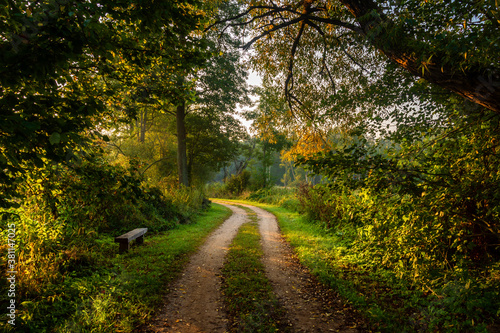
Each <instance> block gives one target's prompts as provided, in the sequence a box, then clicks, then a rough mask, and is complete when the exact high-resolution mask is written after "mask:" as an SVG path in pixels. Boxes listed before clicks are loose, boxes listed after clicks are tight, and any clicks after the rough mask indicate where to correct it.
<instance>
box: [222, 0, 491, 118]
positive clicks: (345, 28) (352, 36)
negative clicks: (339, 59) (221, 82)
mask: <svg viewBox="0 0 500 333" xmlns="http://www.w3.org/2000/svg"><path fill="white" fill-rule="evenodd" d="M246 3H247V4H248V6H247V9H246V11H244V12H242V13H241V14H239V15H237V16H234V17H232V18H227V19H226V20H225V22H228V21H231V20H234V19H241V18H242V17H245V16H247V15H248V16H250V18H248V19H247V20H246V21H245V22H243V23H241V22H235V23H232V25H238V26H241V25H248V26H251V27H253V28H254V37H253V38H252V39H251V40H250V41H249V42H248V43H247V44H246V45H245V48H248V47H250V46H251V45H253V44H256V45H257V50H259V47H260V45H264V44H267V42H268V41H269V40H272V39H274V38H275V37H282V38H284V39H285V40H286V41H287V42H288V49H287V51H285V49H284V48H283V47H278V48H276V51H277V52H275V53H274V54H275V55H276V53H279V52H282V53H283V54H281V55H279V54H278V55H277V57H278V58H279V57H280V56H281V57H286V58H287V61H286V65H285V62H283V63H282V64H281V71H282V72H283V73H285V74H284V77H283V78H282V80H283V81H284V86H285V95H286V96H287V99H288V100H289V104H290V106H292V102H293V103H297V104H301V102H300V100H299V99H298V98H297V97H296V96H295V94H294V91H293V90H294V89H295V90H299V89H298V88H300V87H297V81H298V80H296V79H295V76H296V75H297V71H295V66H296V63H297V62H300V61H301V60H302V59H300V58H299V57H298V56H299V55H300V49H301V48H308V47H310V46H311V45H312V44H314V43H316V44H317V45H321V46H322V48H323V51H322V52H321V50H318V52H319V54H318V55H319V57H318V55H316V58H319V62H318V63H319V65H320V67H319V68H322V72H323V73H322V74H323V76H326V79H327V80H329V81H331V83H332V85H335V80H333V77H332V76H331V73H330V68H329V66H328V61H327V60H328V54H329V53H335V52H337V51H339V50H340V51H341V52H342V53H344V54H345V57H347V58H350V60H351V64H352V65H353V67H356V68H355V69H357V70H359V69H364V66H363V61H360V58H358V57H357V56H358V55H361V56H368V57H370V56H371V55H372V54H373V50H377V51H379V52H380V53H382V54H384V55H385V56H386V58H387V59H389V60H390V61H392V63H394V64H396V65H397V66H399V67H400V68H403V69H404V70H406V71H407V72H408V73H411V75H413V76H416V77H420V78H423V79H425V80H426V81H428V82H431V83H433V84H436V85H438V86H440V87H442V88H445V89H447V90H450V91H452V92H454V93H456V94H458V95H460V96H462V97H464V98H466V99H468V100H470V101H472V102H473V103H475V104H477V105H480V106H484V107H486V108H488V109H490V110H492V111H494V112H497V113H498V112H500V84H499V80H500V62H499V59H500V57H499V42H500V37H499V36H500V33H499V32H500V31H499V30H500V24H499V19H500V17H499V15H498V5H497V3H496V2H494V1H473V0H469V1H465V2H464V1H460V2H458V1H450V2H443V1H425V2H421V1H417V0H412V1H405V2H401V1H392V0H389V1H376V0H339V1H331V0H323V1H315V0H312V1H311V0H309V1H307V0H306V1H301V2H298V3H296V2H291V1H290V2H289V1H284V2H280V3H278V4H276V3H275V2H272V1H248V2H246ZM311 36H313V38H312V41H311V39H310V38H311ZM274 42H275V43H276V44H277V45H280V44H283V43H280V42H279V41H276V40H274ZM301 44H302V45H301ZM268 46H269V45H267V47H268ZM337 53H340V52H337ZM351 53H352V54H351ZM259 56H260V57H266V55H263V54H262V53H260V54H259ZM313 57H314V55H313ZM374 58H377V56H375V57H374ZM361 60H362V59H361ZM342 65H343V63H342ZM268 66H269V67H271V68H272V67H273V65H272V64H270V65H268ZM387 68H391V67H386V70H387ZM392 70H393V69H392ZM318 76H319V75H318ZM318 76H315V77H314V79H316V78H318Z"/></svg>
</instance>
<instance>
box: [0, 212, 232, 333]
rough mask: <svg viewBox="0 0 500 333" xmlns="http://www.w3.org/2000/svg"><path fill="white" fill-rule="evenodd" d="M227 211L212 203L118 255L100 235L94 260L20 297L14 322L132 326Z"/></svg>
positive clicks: (87, 328) (52, 326) (32, 326)
mask: <svg viewBox="0 0 500 333" xmlns="http://www.w3.org/2000/svg"><path fill="white" fill-rule="evenodd" d="M230 215H231V211H230V210H229V209H227V208H225V207H223V206H221V205H217V204H213V205H212V206H211V208H210V210H209V211H207V212H205V213H203V214H201V215H200V216H198V217H197V218H196V220H195V221H194V223H191V224H186V225H179V226H178V227H177V228H176V229H173V230H170V231H168V232H166V233H163V234H158V235H153V236H150V237H147V236H146V238H145V241H144V246H137V247H133V248H132V249H131V250H130V251H129V252H128V253H126V254H123V255H118V254H117V244H116V243H114V242H113V238H112V237H103V238H100V239H99V243H100V249H99V253H93V254H92V255H93V256H95V257H96V258H97V259H96V261H94V262H97V263H98V265H95V266H92V267H87V268H86V269H84V268H85V267H80V268H79V269H78V270H76V272H79V273H78V274H68V275H67V276H66V278H65V280H64V282H63V285H62V286H59V287H58V290H62V292H60V293H58V294H55V295H53V296H52V297H44V298H42V299H36V300H31V301H24V302H23V304H22V312H20V313H19V314H18V316H19V317H18V321H17V322H16V326H17V327H16V328H21V329H24V330H25V331H32V332H35V331H36V332H132V331H133V330H134V329H135V328H137V327H138V326H140V325H142V324H144V323H145V322H146V321H147V320H148V319H149V318H151V316H152V315H153V313H154V312H155V310H156V309H157V308H158V307H159V305H160V304H161V301H162V295H164V294H165V291H166V290H165V286H167V285H168V284H169V283H170V282H171V281H172V280H174V279H175V278H176V277H177V276H178V274H179V273H180V272H181V270H182V268H183V266H184V264H185V263H186V262H187V260H188V259H189V257H190V255H191V254H192V253H194V251H195V250H196V249H197V248H198V247H199V245H201V244H202V243H203V241H204V239H205V238H206V236H207V235H208V234H209V233H210V232H211V231H212V230H214V229H215V228H216V227H217V226H219V225H220V224H221V223H222V222H223V221H224V220H225V219H226V218H227V217H229V216H230ZM93 251H96V249H94V250H93ZM82 272H86V273H85V274H83V273H82ZM20 326H21V327H20ZM0 328H2V327H0Z"/></svg>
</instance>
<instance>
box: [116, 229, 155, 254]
mask: <svg viewBox="0 0 500 333" xmlns="http://www.w3.org/2000/svg"><path fill="white" fill-rule="evenodd" d="M147 231H148V228H137V229H134V230H132V231H129V232H127V233H126V234H123V235H121V236H118V237H115V243H120V253H123V252H126V251H128V249H129V248H130V242H131V241H133V240H134V239H137V240H136V243H137V244H142V243H144V234H145V233H146V232H147Z"/></svg>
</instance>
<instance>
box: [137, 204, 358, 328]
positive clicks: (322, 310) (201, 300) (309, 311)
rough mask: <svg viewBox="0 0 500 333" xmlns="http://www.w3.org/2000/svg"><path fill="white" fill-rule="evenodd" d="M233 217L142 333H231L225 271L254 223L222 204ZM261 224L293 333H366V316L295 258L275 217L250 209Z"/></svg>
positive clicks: (269, 267)
mask: <svg viewBox="0 0 500 333" xmlns="http://www.w3.org/2000/svg"><path fill="white" fill-rule="evenodd" d="M217 203H219V204H222V205H224V206H226V207H228V208H230V209H231V210H232V211H233V215H232V216H231V217H230V218H229V219H227V220H226V221H225V222H224V223H223V224H222V225H221V226H220V227H219V228H218V229H217V230H216V231H215V232H214V233H213V234H212V235H211V236H210V237H209V238H208V239H207V241H206V242H205V244H204V245H203V246H202V247H201V248H200V249H199V251H198V252H197V253H196V254H195V255H193V256H192V257H191V260H190V262H189V263H188V265H187V266H186V268H185V270H184V272H183V274H182V276H181V277H180V279H179V280H178V281H177V282H176V283H175V284H174V285H173V286H172V287H171V291H170V292H169V293H168V294H167V296H166V299H165V306H164V307H163V308H162V309H161V310H160V311H159V312H158V313H157V315H156V317H155V318H154V320H152V321H151V322H150V323H149V324H148V325H147V327H145V328H144V329H143V330H142V332H169V333H177V332H180V333H191V332H207V333H216V332H227V331H228V330H227V323H228V320H227V318H226V316H225V314H224V312H223V306H222V300H221V293H220V286H221V278H220V271H221V268H222V266H223V264H224V258H225V255H226V253H227V251H228V248H229V246H230V244H231V241H232V239H233V238H234V236H236V233H237V232H238V229H239V227H240V226H241V225H242V224H243V223H245V222H248V218H247V215H246V212H245V210H243V209H241V208H239V207H235V206H234V204H227V203H224V202H217ZM239 205H240V204H239ZM241 206H245V207H248V208H250V209H252V210H253V211H254V212H255V213H256V214H257V216H258V218H259V231H260V234H261V237H262V249H263V252H264V256H263V263H264V265H265V270H266V275H267V277H268V279H269V280H270V281H271V284H272V286H273V290H274V292H275V294H276V296H277V297H278V299H279V302H280V303H281V305H282V306H283V307H284V308H285V309H286V311H287V319H286V320H287V322H288V325H289V326H290V328H291V331H292V332H344V333H354V332H365V331H366V330H365V329H364V327H365V324H364V323H363V320H362V319H360V316H359V315H358V314H357V313H356V312H355V311H354V310H353V309H352V308H350V307H349V306H348V305H346V304H345V303H343V302H342V301H341V300H340V298H339V297H338V296H337V295H336V294H335V293H334V292H333V291H331V290H330V289H328V288H326V287H324V286H323V285H321V284H320V283H318V282H317V281H316V280H315V278H314V277H312V276H311V274H310V273H309V272H308V270H307V269H305V268H304V267H303V266H302V265H301V264H300V263H299V261H298V259H297V258H296V256H295V255H294V254H293V251H292V249H291V248H290V246H289V245H288V243H287V242H286V241H285V240H284V239H283V237H282V236H281V233H280V230H279V227H278V223H277V221H276V218H275V217H274V215H272V214H271V213H269V212H267V211H265V210H263V209H260V208H257V207H254V206H250V205H242V204H241Z"/></svg>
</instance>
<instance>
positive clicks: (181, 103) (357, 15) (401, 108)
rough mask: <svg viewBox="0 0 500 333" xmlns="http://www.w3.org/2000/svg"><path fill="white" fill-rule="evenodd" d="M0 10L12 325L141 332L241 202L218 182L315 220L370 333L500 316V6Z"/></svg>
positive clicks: (55, 2) (155, 4)
mask: <svg viewBox="0 0 500 333" xmlns="http://www.w3.org/2000/svg"><path fill="white" fill-rule="evenodd" d="M0 17H1V23H0V27H1V29H0V36H1V38H0V216H1V219H0V220H1V224H0V235H1V237H0V249H1V251H0V252H1V253H2V255H1V256H0V264H1V271H2V275H3V276H6V278H4V279H3V282H2V284H1V285H0V300H1V304H2V311H1V312H0V318H1V323H0V328H1V329H3V330H5V331H6V332H10V331H12V332H14V331H15V330H16V329H19V328H20V327H21V331H26V332H52V331H53V332H75V331H80V330H81V331H84V332H87V331H89V332H91V331H93V332H96V331H98V332H115V331H120V332H131V331H133V330H134V329H136V328H137V327H138V326H139V325H141V324H144V322H145V321H146V320H147V319H148V318H150V316H151V314H152V313H153V312H154V309H155V307H158V306H159V304H160V303H161V297H159V296H158V295H159V294H160V292H159V291H161V290H162V286H163V285H165V284H167V283H169V282H170V281H171V280H172V279H173V278H174V274H175V273H176V272H178V271H179V270H180V269H181V266H182V264H183V263H185V261H186V260H187V258H188V255H189V253H192V251H194V249H195V248H196V246H198V245H199V244H200V242H201V240H202V239H203V235H202V234H203V233H208V232H209V231H210V230H212V229H213V227H214V225H215V224H214V223H216V222H213V221H218V220H221V219H222V220H223V218H224V217H225V216H226V215H227V212H225V211H223V210H221V208H220V207H214V205H212V206H210V201H209V200H207V199H208V198H215V197H218V198H233V199H234V198H239V199H245V200H253V201H255V202H261V203H269V204H272V205H274V206H280V207H281V208H280V209H286V210H287V211H289V212H293V213H297V214H299V215H300V216H301V219H302V220H303V221H305V222H304V223H305V224H306V225H309V226H310V227H311V228H317V229H315V230H319V231H318V233H319V234H318V236H317V237H325V239H327V241H325V244H324V247H325V249H326V250H325V251H330V252H328V253H330V254H329V255H331V256H332V257H331V258H334V259H335V262H336V263H335V264H332V265H333V266H332V267H330V266H329V268H326V266H325V267H323V268H321V269H320V268H318V270H319V273H318V276H320V278H323V279H324V280H325V281H333V280H332V279H333V276H335V279H334V282H331V283H330V285H331V287H332V288H337V289H339V290H340V293H341V295H342V296H343V297H346V298H347V299H349V300H350V302H351V303H352V304H354V306H356V307H358V308H359V309H360V311H361V312H363V313H364V316H366V317H367V318H368V319H369V321H370V322H371V325H372V327H373V328H372V329H373V330H374V331H397V329H402V330H403V331H408V332H412V331H428V332H436V331H449V332H463V331H477V332H496V331H499V330H500V4H499V2H498V1H496V0H467V1H442V0H426V1H423V0H405V1H400V0H303V1H288V0H284V1H268V0H224V1H223V0H221V1H215V0H207V1H202V0H169V1H157V0H144V1H134V0H122V1H110V0H103V1H99V2H96V1H92V0H88V1H79V0H47V1H31V2H29V1H21V0H8V1H7V0H6V1H3V2H2V6H1V9H0ZM250 72H253V73H257V74H258V75H259V77H260V78H261V79H262V80H261V83H260V84H258V85H255V86H254V85H251V84H249V83H248V77H249V73H250ZM243 120H245V121H246V122H250V123H251V125H250V126H245V125H244V124H243ZM225 214H226V215H225ZM302 220H301V221H302ZM209 221H212V222H209ZM137 227H145V228H148V235H156V236H157V237H160V238H158V241H155V242H157V243H160V239H163V238H161V237H170V238H168V242H169V243H168V244H165V245H163V247H161V248H158V249H156V250H155V251H156V252H152V253H149V254H148V255H149V256H151V257H154V256H158V258H160V256H161V258H162V261H164V262H163V263H162V265H163V266H154V267H153V266H151V267H150V266H149V264H146V263H144V262H141V258H140V256H137V257H135V256H134V254H133V253H132V254H126V255H118V254H117V245H116V244H115V243H114V242H113V238H114V237H116V236H118V235H120V234H123V233H125V232H127V231H130V230H132V229H134V228H137ZM190 228H192V229H190ZM197 228H198V229H197ZM175 232H177V233H178V234H176V233H175ZM304 232H305V231H304ZM319 235H321V236H319ZM165 239H167V238H165ZM318 239H320V238H318ZM292 245H293V244H292ZM318 246H319V245H318ZM322 253H323V252H321V251H319V250H318V252H317V254H318V259H314V258H312V259H311V261H317V262H319V261H320V260H324V259H325V258H326V257H327V255H326V254H325V255H324V256H323V258H319V257H321V255H322ZM325 253H326V252H325ZM164 258H167V259H164ZM334 259H331V260H330V261H333V260H334ZM153 261H154V260H153ZM306 261H307V260H306ZM158 265H159V264H158ZM329 265H330V264H329ZM165 271H169V272H170V273H168V274H166V275H168V276H166V275H162V276H161V277H160V275H161V272H165ZM341 281H344V282H341ZM345 281H348V282H345ZM145 284H147V287H144V285H145ZM155 288H156V289H155ZM349 288H350V289H349ZM356 288H358V289H356ZM349 290H351V291H349ZM352 290H357V291H356V292H357V293H358V294H356V295H354V292H353V291H352ZM360 290H361V291H360ZM360 294H365V296H366V294H373V295H378V296H377V297H375V296H373V297H371V296H370V297H371V298H370V297H368V296H366V297H365V296H363V297H361V296H359V295H360ZM375 298H376V299H375ZM370 302H372V303H373V304H377V305H376V306H372V305H369V304H367V303H370ZM402 303H404V305H402ZM4 305H5V306H4ZM390 307H393V308H394V311H395V312H390V311H389V310H387V311H386V309H385V308H390ZM397 309H399V310H397ZM384 311H386V312H384ZM397 311H403V312H397ZM391 313H392V314H391ZM394 313H396V314H394ZM397 317H399V318H397ZM389 322H392V323H393V326H391V324H388V323H389Z"/></svg>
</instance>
